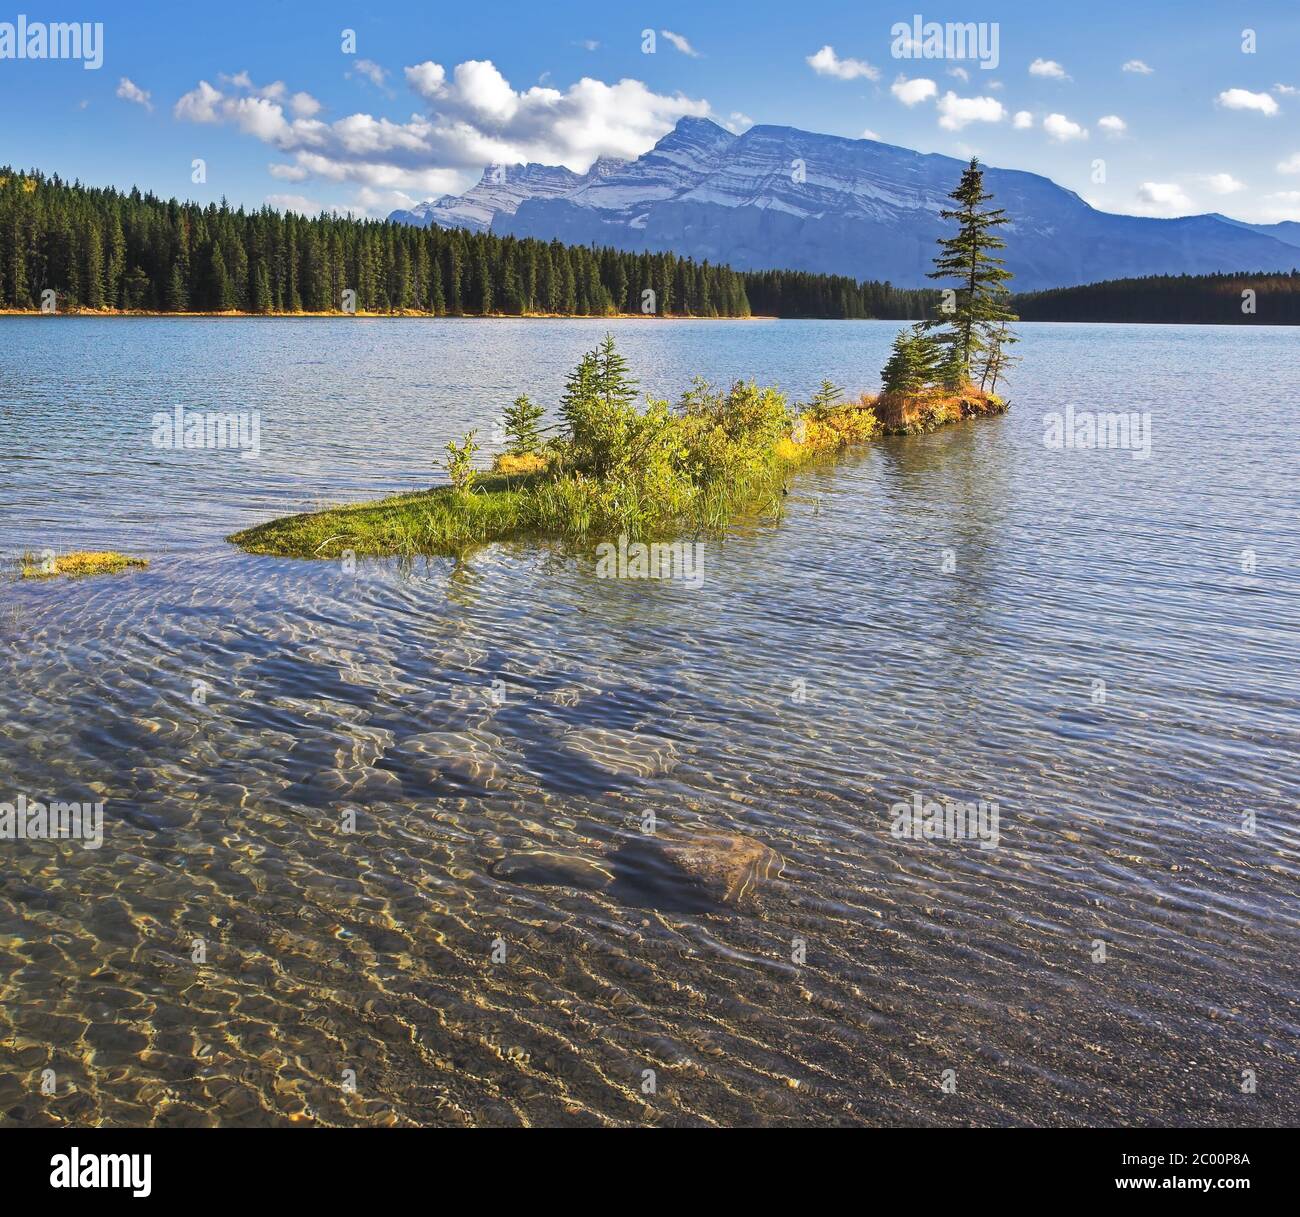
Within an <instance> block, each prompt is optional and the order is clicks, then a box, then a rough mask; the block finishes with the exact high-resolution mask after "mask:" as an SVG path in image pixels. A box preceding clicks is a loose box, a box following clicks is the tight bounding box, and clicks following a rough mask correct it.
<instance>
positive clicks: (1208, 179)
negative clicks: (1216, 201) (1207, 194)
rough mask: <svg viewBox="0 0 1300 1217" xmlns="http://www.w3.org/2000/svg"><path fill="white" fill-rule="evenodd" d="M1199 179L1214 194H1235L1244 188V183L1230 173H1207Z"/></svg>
mask: <svg viewBox="0 0 1300 1217" xmlns="http://www.w3.org/2000/svg"><path fill="white" fill-rule="evenodd" d="M1200 180H1201V181H1202V182H1204V183H1205V186H1206V188H1207V189H1208V190H1210V191H1211V192H1212V193H1214V194H1236V193H1237V192H1238V191H1239V190H1245V189H1246V183H1245V182H1239V181H1238V180H1237V179H1236V178H1235V177H1233V176H1232V174H1231V173H1207V174H1204V175H1202V177H1201V179H1200Z"/></svg>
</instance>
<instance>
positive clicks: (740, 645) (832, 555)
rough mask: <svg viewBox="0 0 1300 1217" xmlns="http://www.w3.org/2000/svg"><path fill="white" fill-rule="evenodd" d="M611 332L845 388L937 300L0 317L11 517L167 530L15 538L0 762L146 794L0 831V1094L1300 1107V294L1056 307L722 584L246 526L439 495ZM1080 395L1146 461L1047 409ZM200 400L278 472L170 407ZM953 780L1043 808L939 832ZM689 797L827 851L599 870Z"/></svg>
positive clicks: (76, 529)
mask: <svg viewBox="0 0 1300 1217" xmlns="http://www.w3.org/2000/svg"><path fill="white" fill-rule="evenodd" d="M606 328H611V329H613V330H614V331H615V332H616V335H617V337H618V340H619V342H620V344H621V346H622V347H623V349H624V350H625V352H626V353H627V354H628V356H629V357H630V359H631V361H632V364H633V367H634V369H635V370H636V371H637V372H638V373H639V375H640V377H641V379H642V382H643V386H644V387H645V388H646V389H648V390H650V391H652V392H655V393H657V394H663V395H674V396H675V395H676V393H678V392H679V391H680V390H681V389H682V388H683V387H685V385H686V384H687V383H688V381H689V378H690V377H691V376H692V375H693V374H695V373H697V372H698V373H703V374H705V375H706V376H708V377H710V378H711V379H715V380H718V381H723V380H726V379H728V378H731V377H735V376H749V375H753V376H755V377H757V378H758V379H760V380H762V381H767V382H776V383H779V384H780V385H781V386H782V387H784V388H785V389H787V390H788V391H790V392H791V393H792V394H794V395H796V396H803V395H806V394H807V393H808V392H810V391H811V390H812V388H813V387H814V386H815V385H816V383H817V382H818V381H819V380H820V379H821V378H822V377H823V376H824V375H830V376H832V377H833V378H834V379H835V380H836V381H837V382H839V383H842V384H845V385H846V386H848V387H849V388H851V389H860V388H861V389H874V388H875V387H876V375H875V373H876V369H878V368H879V367H880V365H881V363H882V362H883V359H884V356H885V353H886V351H887V349H888V344H889V341H890V339H891V337H892V335H893V333H894V332H895V330H896V328H897V327H896V326H895V325H894V324H892V323H886V322H867V323H820V322H779V323H767V322H755V323H727V322H721V323H699V322H696V323H672V322H654V323H647V322H620V323H614V324H612V325H609V326H607V325H606V324H605V323H595V322H593V323H586V322H578V321H573V322H541V321H529V322H510V321H493V322H450V321H449V322H433V321H401V320H398V321H379V320H376V321H369V320H367V321H362V320H302V321H273V320H251V319H250V320H227V319H210V320H205V319H193V320H180V319H172V320H146V319H140V320H134V319H133V320H124V319H114V320H80V319H48V318H3V319H0V558H4V559H7V560H12V559H14V558H16V557H17V556H18V555H20V554H21V553H23V552H24V551H29V550H30V551H39V550H41V549H43V548H45V547H47V546H48V547H51V548H53V549H56V550H65V549H70V548H119V549H123V550H126V551H128V552H131V553H136V554H141V555H144V556H147V557H149V558H150V560H151V563H152V565H151V567H150V569H149V570H148V571H147V572H143V573H137V574H131V575H127V576H122V577H118V578H104V579H95V580H87V581H83V582H77V583H70V582H66V581H51V582H49V583H33V582H31V581H25V582H14V581H13V580H12V577H11V576H12V569H11V568H12V562H10V563H9V565H10V569H9V570H8V571H7V572H6V578H5V579H4V580H3V581H0V654H2V655H3V664H4V679H3V682H0V801H5V800H11V799H13V798H14V797H16V796H17V795H18V794H20V793H24V794H26V795H28V796H29V797H30V798H60V799H69V800H71V799H77V798H95V799H103V800H105V801H106V807H105V834H106V836H105V841H104V845H103V847H102V848H101V849H99V850H86V849H83V848H81V847H80V846H79V845H72V844H66V843H48V842H23V841H12V840H9V841H3V842H0V849H2V850H3V865H2V866H0V1120H4V1121H6V1122H8V1123H12V1124H34V1123H38V1124H51V1123H74V1124H79V1123H87V1122H98V1121H103V1122H109V1123H148V1122H154V1123H159V1124H184V1123H248V1124H253V1123H284V1122H289V1121H302V1122H318V1123H328V1124H356V1123H406V1122H415V1123H434V1124H471V1123H491V1124H524V1123H527V1124H562V1123H576V1124H582V1123H607V1124H612V1123H633V1124H641V1123H664V1124H705V1123H745V1124H748V1123H805V1122H806V1123H825V1122H835V1123H862V1124H890V1123H912V1124H936V1125H939V1124H973V1123H1008V1124H1013V1123H1120V1122H1158V1123H1195V1124H1200V1123H1206V1124H1210V1123H1226V1122H1232V1123H1243V1124H1255V1123H1290V1124H1294V1123H1295V1122H1296V1120H1297V1119H1300V1098H1298V1097H1297V1095H1298V1093H1300V1092H1298V1091H1297V1085H1296V1083H1297V1081H1298V1080H1300V1038H1298V1032H1300V1007H1298V1005H1297V1003H1298V999H1300V966H1298V963H1297V959H1298V955H1300V952H1298V949H1297V948H1298V947H1300V934H1298V933H1297V930H1298V928H1300V924H1298V923H1300V918H1298V913H1300V898H1298V897H1297V880H1298V879H1300V864H1298V860H1297V846H1298V844H1300V831H1298V825H1297V820H1298V815H1297V806H1298V805H1300V777H1298V776H1297V764H1296V761H1297V734H1298V731H1297V728H1298V727H1300V677H1298V676H1297V665H1296V653H1297V649H1298V648H1300V614H1298V613H1297V605H1298V604H1300V569H1298V566H1297V541H1298V540H1300V525H1298V524H1297V506H1298V505H1300V479H1298V477H1297V470H1298V469H1300V440H1298V439H1297V436H1298V435H1300V429H1298V428H1297V426H1296V421H1295V418H1296V409H1297V403H1296V400H1295V386H1296V385H1297V383H1300V358H1298V357H1297V341H1300V336H1298V335H1297V334H1296V332H1295V331H1293V330H1292V331H1289V330H1284V329H1255V330H1249V331H1248V330H1245V329H1232V328H1222V329H1220V328H1209V327H1197V328H1192V327H1188V328H1181V327H1140V326H1129V327H1121V326H1114V327H1111V326H1082V325H1081V326H1050V325H1038V326H1030V325H1026V326H1023V327H1022V332H1023V335H1024V340H1023V342H1022V343H1021V345H1020V347H1019V348H1018V352H1019V353H1020V354H1022V355H1023V356H1024V363H1023V365H1022V366H1021V367H1020V368H1019V369H1018V370H1017V373H1016V376H1015V379H1014V383H1013V386H1012V390H1011V394H1010V396H1011V398H1012V402H1013V408H1012V412H1011V413H1010V414H1008V415H1007V416H1006V417H1005V418H1001V419H996V420H991V421H987V422H981V423H978V424H973V425H970V426H966V427H962V428H957V429H952V430H949V431H946V432H944V433H941V434H937V435H934V436H930V437H926V438H921V439H912V440H890V441H886V442H882V443H880V444H877V445H875V446H873V447H872V448H870V449H869V450H867V451H865V452H863V453H861V454H859V455H854V456H852V457H851V458H848V459H844V460H842V461H840V462H839V464H838V465H837V466H836V467H834V468H829V467H828V468H825V469H820V470H817V471H814V472H811V473H808V474H805V475H802V476H800V477H799V478H797V479H796V480H795V481H794V482H793V483H792V485H791V487H790V493H789V496H788V497H787V498H786V499H785V508H786V509H785V513H784V518H783V519H782V520H780V521H779V522H777V521H758V522H754V523H752V524H751V525H749V526H747V527H745V528H742V529H739V530H737V531H736V532H734V533H733V534H732V535H730V536H729V537H728V538H727V540H726V541H725V542H721V543H718V542H710V543H709V544H708V545H707V548H706V553H705V580H704V584H703V586H702V587H701V588H699V589H697V590H692V589H690V588H687V587H684V586H682V585H681V584H673V583H662V584H653V583H630V582H622V583H620V582H610V581H604V580H597V579H595V578H594V577H593V573H594V572H593V566H592V563H591V561H590V557H589V556H587V555H578V556H572V555H569V556H566V555H557V554H555V553H551V552H548V551H546V550H543V549H538V548H518V547H494V548H491V549H488V550H485V551H483V552H481V553H479V554H477V555H475V556H473V557H471V558H469V559H467V560H464V561H462V562H460V563H454V562H452V561H449V560H447V561H444V560H436V561H430V562H428V563H427V564H426V563H421V564H419V565H418V566H417V567H416V568H415V569H400V568H399V567H398V566H397V565H395V564H393V563H363V564H362V565H361V566H360V567H359V568H358V569H357V570H355V571H348V570H345V569H344V568H343V567H342V566H341V565H340V564H339V563H337V562H328V563H327V562H322V563H310V562H299V561H288V560H279V559H271V558H262V557H250V556H246V555H244V554H241V553H240V552H238V551H237V550H235V549H234V548H233V547H231V546H229V545H227V544H226V543H225V542H224V541H223V539H222V538H223V537H224V536H225V535H226V534H228V533H230V532H231V531H233V530H235V529H238V528H241V527H244V526H247V525H249V524H253V523H256V522H258V521H260V520H263V519H267V518H269V517H272V516H275V515H280V514H284V513H286V512H289V511H294V510H302V509H304V508H305V507H308V506H312V505H314V504H316V503H317V502H325V501H339V500H345V499H361V498H365V497H369V496H373V495H376V494H379V493H384V492H389V491H394V490H400V489H409V488H416V487H421V486H425V485H428V484H430V483H431V482H432V481H435V480H437V478H438V474H437V473H436V471H435V462H436V460H437V459H438V458H439V457H440V455H441V454H442V449H443V447H444V445H445V444H446V443H447V441H448V440H449V439H451V438H453V437H456V436H459V435H460V434H461V433H463V432H464V431H466V430H467V429H469V428H471V427H475V428H477V429H478V430H479V431H480V434H481V437H482V438H484V439H487V438H488V436H489V433H490V431H491V428H492V422H493V418H494V416H495V414H496V412H497V411H498V410H499V409H500V407H501V406H502V405H503V404H504V403H505V402H507V401H508V400H509V399H510V398H512V397H513V396H514V395H515V394H516V393H518V392H520V391H523V390H528V391H529V392H531V393H532V394H533V396H534V397H535V398H537V399H539V400H542V401H544V402H553V401H554V400H555V398H556V395H557V393H558V389H559V386H560V384H561V382H562V378H563V375H564V373H565V371H566V370H567V369H568V368H569V367H570V366H571V365H572V364H573V362H574V361H575V359H576V358H577V356H578V355H579V354H580V353H581V352H582V351H583V350H585V349H587V348H589V347H590V346H592V345H593V344H594V343H595V341H596V340H597V339H598V338H599V336H600V335H601V334H602V333H603V332H604V330H605V329H606ZM1067 404H1073V405H1074V406H1075V408H1076V409H1101V410H1108V409H1127V410H1138V411H1150V412H1151V415H1152V426H1153V433H1154V443H1153V451H1152V455H1151V458H1150V459H1149V460H1146V461H1138V460H1134V459H1133V458H1132V456H1131V455H1130V454H1129V453H1126V452H1111V451H1098V452H1053V451H1049V450H1048V449H1046V448H1045V447H1044V445H1043V443H1042V434H1043V423H1042V415H1043V413H1044V412H1045V411H1049V410H1058V409H1063V408H1064V407H1065V406H1066V405H1067ZM176 405H184V406H187V407H190V408H200V407H201V408H223V409H235V410H257V411H258V412H259V415H260V420H261V444H262V451H261V455H260V458H259V459H257V460H241V459H240V458H239V457H238V456H236V455H235V454H233V453H222V452H192V451H191V452H167V451H162V450H159V449H156V448H154V447H152V446H151V444H150V442H149V440H150V434H151V423H150V419H151V416H152V415H153V414H154V413H155V412H156V411H166V410H170V409H172V408H173V407H174V406H176ZM490 452H491V444H490V443H489V444H488V445H487V447H486V449H485V453H484V456H485V457H486V456H488V455H490ZM946 554H947V556H949V557H950V558H951V559H952V561H950V562H948V563H945V555H946ZM1252 555H1253V569H1250V568H1251V567H1252V561H1251V557H1252ZM954 564H955V569H951V570H947V569H945V567H946V566H948V567H951V566H953V565H954ZM800 681H802V682H804V683H803V684H802V685H799V684H797V683H796V682H800ZM1097 682H1104V696H1103V697H1101V698H1100V699H1099V697H1098V691H1099V690H1101V689H1102V686H1101V685H1099V684H1098V683H1097ZM800 689H803V690H805V691H806V695H805V696H804V697H803V698H802V699H800V698H799V696H798V691H799V690H800ZM918 793H919V794H921V795H922V796H925V797H930V798H939V797H943V796H950V797H954V798H957V797H959V798H962V799H969V800H979V799H982V800H986V801H996V802H997V804H998V806H999V809H1000V828H1001V844H1000V847H999V848H997V849H994V850H981V849H979V848H977V847H976V846H975V845H974V844H973V843H970V842H966V843H962V842H945V841H922V842H913V841H906V840H897V839H895V838H894V837H893V836H892V835H891V833H890V824H891V815H890V807H891V806H892V805H893V804H894V803H896V802H898V801H900V800H905V799H911V798H912V797H913V796H914V795H915V794H918ZM348 809H353V810H354V811H355V812H356V813H357V820H356V831H355V832H353V833H350V834H349V833H344V832H342V831H341V830H340V818H341V816H342V814H343V813H344V812H345V811H346V810H348ZM647 811H654V812H655V813H656V815H657V816H658V817H660V819H661V820H662V821H664V822H667V823H668V824H670V825H681V824H688V823H694V824H700V823H703V824H707V825H710V826H714V827H719V828H725V829H726V830H727V831H729V832H733V833H738V834H743V835H744V836H746V837H749V838H752V839H754V840H757V841H761V842H762V843H764V844H765V845H768V846H770V847H771V848H773V849H775V850H777V851H778V852H779V853H780V855H781V856H782V858H783V859H784V871H783V873H782V874H781V875H780V876H779V877H775V878H771V879H768V880H766V881H764V882H762V883H760V884H759V885H758V887H757V889H756V890H755V892H754V893H753V896H752V898H751V899H749V900H747V901H746V902H745V903H744V904H743V905H739V906H734V907H733V906H726V905H721V904H718V905H708V904H706V905H701V906H699V907H677V906H674V905H673V903H672V901H665V900H662V899H656V898H655V897H654V895H653V891H652V889H646V891H644V892H642V895H641V896H640V897H639V898H638V897H637V896H636V895H634V894H633V893H634V892H635V891H636V890H639V889H634V888H628V887H626V886H624V887H620V886H618V885H615V886H612V887H610V886H603V885H601V884H598V883H593V882H588V881H587V880H588V878H589V877H590V875H592V874H593V873H598V872H595V871H593V869H592V865H591V864H593V863H595V864H597V865H599V866H602V867H603V866H609V865H611V864H610V863H609V861H608V860H609V859H610V857H611V856H612V855H617V854H618V851H619V849H620V847H621V846H622V845H623V844H624V843H626V842H627V841H628V840H629V839H632V838H634V837H635V835H636V834H637V833H638V829H639V821H640V817H641V816H643V815H644V814H645V813H646V812H647ZM1251 817H1253V824H1254V831H1253V832H1249V831H1243V827H1244V826H1249V825H1250V823H1251ZM538 854H548V855H551V854H553V855H562V856H563V858H564V859H566V861H565V862H564V863H563V865H562V866H561V867H560V870H561V872H562V873H561V877H567V878H568V879H569V880H571V882H564V883H558V884H554V883H552V884H545V885H543V884H540V883H538V882H537V881H536V879H537V877H538V875H537V871H538V870H539V867H530V866H527V865H522V866H521V857H522V859H523V860H524V861H525V862H526V861H528V860H529V859H532V858H535V856H536V855H538ZM555 865H559V864H555ZM540 869H543V870H544V868H540ZM547 875H550V877H554V875H553V874H552V873H551V872H547V874H544V875H543V876H542V877H547ZM196 940H201V941H202V943H203V945H204V948H205V950H206V962H205V963H202V964H196V963H195V962H194V961H193V953H194V943H195V941H196ZM494 943H496V944H499V946H500V947H502V948H503V949H504V958H502V957H501V950H497V951H496V952H495V954H494V950H493V945H494ZM1103 949H1104V960H1102V959H1101V958H1100V955H1101V953H1102V951H1103ZM801 956H802V957H803V959H804V961H803V962H801V963H800V962H795V960H796V959H797V958H800V957H801ZM46 1069H52V1070H53V1071H54V1078H55V1082H56V1085H55V1093H54V1094H53V1095H49V1096H43V1095H42V1094H41V1092H40V1088H41V1078H42V1071H43V1070H46ZM349 1070H350V1071H352V1074H351V1075H349V1074H347V1073H346V1072H345V1071H349ZM646 1070H653V1071H654V1077H655V1090H654V1093H646V1092H645V1078H646V1076H647V1075H646V1073H645V1071H646ZM946 1070H952V1071H953V1073H952V1074H951V1075H949V1076H950V1077H951V1079H953V1080H954V1081H955V1086H956V1089H955V1092H954V1093H945V1091H944V1089H943V1088H942V1087H941V1083H942V1081H943V1079H944V1076H945V1071H946ZM1245 1070H1250V1071H1253V1076H1254V1077H1255V1079H1256V1084H1255V1090H1254V1093H1247V1092H1246V1091H1248V1090H1249V1087H1248V1086H1247V1087H1246V1090H1243V1071H1245ZM352 1075H354V1076H355V1079H356V1087H355V1091H353V1090H350V1089H349V1088H347V1087H345V1086H344V1085H343V1083H344V1081H345V1080H346V1079H347V1078H349V1077H350V1076H352Z"/></svg>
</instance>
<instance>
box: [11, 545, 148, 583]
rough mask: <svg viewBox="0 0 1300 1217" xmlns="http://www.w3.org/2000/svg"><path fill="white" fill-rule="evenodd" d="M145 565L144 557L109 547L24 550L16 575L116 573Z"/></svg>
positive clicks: (140, 568) (79, 576) (29, 576)
mask: <svg viewBox="0 0 1300 1217" xmlns="http://www.w3.org/2000/svg"><path fill="white" fill-rule="evenodd" d="M148 565H149V560H148V559H147V558H131V557H128V556H127V555H126V554H119V553H114V552H113V551H111V550H103V551H94V550H78V551H77V552H76V553H71V554H50V553H47V554H45V555H44V556H40V555H36V554H24V555H23V559H22V563H21V566H20V569H19V575H20V577H21V578H23V579H55V578H57V577H58V576H60V575H65V576H67V577H69V578H73V579H79V578H82V577H83V576H86V575H116V574H120V573H121V572H122V571H124V570H130V569H133V568H134V569H138V570H143V569H144V568H145V567H147V566H148Z"/></svg>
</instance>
